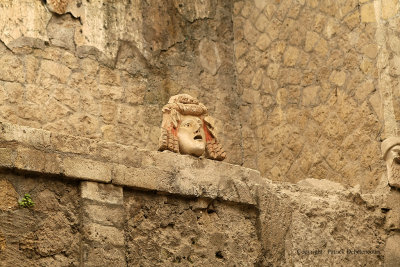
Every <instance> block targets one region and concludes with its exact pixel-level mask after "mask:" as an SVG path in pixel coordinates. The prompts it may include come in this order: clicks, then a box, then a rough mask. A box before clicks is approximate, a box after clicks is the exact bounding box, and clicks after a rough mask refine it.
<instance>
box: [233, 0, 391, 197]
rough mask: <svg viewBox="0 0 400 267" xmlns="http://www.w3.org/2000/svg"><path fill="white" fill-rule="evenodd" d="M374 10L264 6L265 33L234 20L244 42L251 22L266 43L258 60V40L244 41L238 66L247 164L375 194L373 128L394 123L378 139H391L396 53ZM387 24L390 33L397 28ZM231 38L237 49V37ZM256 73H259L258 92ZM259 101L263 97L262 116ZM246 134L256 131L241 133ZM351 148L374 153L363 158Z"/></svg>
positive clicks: (367, 5)
mask: <svg viewBox="0 0 400 267" xmlns="http://www.w3.org/2000/svg"><path fill="white" fill-rule="evenodd" d="M245 5H247V6H246V9H248V10H254V9H258V8H257V7H256V4H255V3H254V4H253V6H252V5H251V3H245ZM383 5H385V4H383V3H382V6H381V7H382V8H383ZM376 7H377V8H378V9H379V10H378V9H377V12H375V2H371V1H365V2H362V3H360V2H359V1H342V2H341V1H305V2H304V3H301V2H292V1H280V2H274V3H273V2H271V3H268V4H267V5H266V6H265V7H264V9H263V14H264V15H265V18H266V19H267V23H266V25H267V26H266V27H265V28H264V29H263V28H262V27H260V26H258V27H257V19H256V18H253V19H252V18H251V17H249V16H243V13H240V12H237V15H234V20H235V19H236V20H240V21H241V24H240V25H248V26H247V27H245V28H243V35H244V36H246V35H247V36H251V34H252V28H251V27H250V26H249V25H254V27H256V29H257V30H258V31H259V32H260V33H259V34H260V36H262V35H263V34H266V35H268V36H269V37H270V43H269V45H268V47H267V48H266V50H265V55H263V54H262V53H261V54H256V53H254V52H252V51H254V50H255V48H258V49H260V47H257V43H256V44H253V43H252V42H248V46H247V52H246V49H245V44H246V43H244V42H241V43H240V51H241V52H240V54H241V58H240V61H237V62H236V68H237V70H238V72H237V73H238V77H237V80H238V84H239V85H240V86H243V89H241V90H243V94H242V96H241V99H242V101H243V102H242V105H243V107H241V108H240V109H239V113H240V116H241V121H242V138H243V145H244V146H243V159H244V166H248V167H251V168H256V169H258V170H260V171H261V173H262V175H266V176H268V177H270V178H271V179H273V180H281V181H290V182H296V181H299V180H301V179H305V178H316V179H323V178H326V179H329V180H334V181H340V182H341V183H343V184H344V185H352V186H355V185H357V184H360V185H361V188H362V189H363V190H366V191H370V190H374V188H375V187H376V186H377V184H378V181H379V179H380V177H381V175H382V174H384V173H385V170H384V168H385V167H384V164H382V163H383V162H382V160H381V159H380V158H379V155H378V153H379V152H378V151H379V145H380V140H381V139H382V138H385V135H386V134H385V133H382V132H381V130H380V129H382V128H381V127H384V125H392V126H390V127H388V130H385V132H395V130H394V128H395V127H394V126H393V125H395V123H394V120H393V115H390V114H393V113H394V112H393V111H394V109H392V111H391V110H390V106H391V105H392V104H391V103H393V101H392V98H393V97H390V95H392V94H393V93H392V91H393V92H396V91H397V90H392V89H391V88H392V87H391V85H389V84H390V83H391V82H390V80H391V79H390V78H389V77H388V76H390V75H393V76H398V73H397V72H398V71H397V70H398V68H397V67H396V66H397V65H398V64H397V61H396V60H397V59H396V55H392V56H390V57H389V54H388V53H391V52H390V51H393V52H395V53H397V37H396V36H397V34H392V33H391V31H386V30H387V29H388V28H387V26H386V25H385V24H379V25H378V24H377V23H375V22H377V19H376V16H378V17H379V13H380V10H381V7H379V5H378V4H377V5H376ZM242 9H244V6H243V7H242ZM246 14H247V13H246ZM249 14H250V12H249ZM257 18H258V17H257ZM265 18H264V17H262V19H263V20H264V19H265ZM366 22H367V23H366ZM382 23H383V22H382ZM390 23H391V25H392V27H393V31H395V30H394V29H395V28H396V26H395V25H397V24H396V22H390ZM235 28H237V29H239V27H237V25H236V24H234V32H235ZM246 31H248V32H247V33H246ZM234 41H235V42H234V44H235V47H236V46H237V45H238V44H239V40H237V39H236V36H235V40H234ZM386 41H387V43H385V42H386ZM382 48H385V49H386V48H387V49H389V48H390V51H387V52H385V49H382ZM389 59H390V60H389ZM388 64H389V65H390V67H389V68H386V69H385V66H387V65H388ZM260 68H261V69H263V70H264V73H265V74H264V78H263V82H262V84H263V85H261V86H260V87H258V83H257V82H256V81H259V79H258V78H257V79H255V77H258V76H257V75H256V73H260ZM385 71H386V72H388V73H387V74H384V75H382V73H384V72H385ZM266 76H267V77H266ZM247 88H252V89H255V88H257V94H254V92H253V91H252V90H249V89H247ZM382 88H387V89H382ZM393 88H394V87H393ZM382 90H383V91H382ZM258 98H259V99H265V100H266V102H264V103H263V104H262V105H263V109H262V110H260V109H259V106H258V105H259V101H257V100H256V99H258ZM384 103H386V104H384ZM394 106H395V105H394ZM384 108H385V109H386V108H387V110H384ZM388 118H390V122H389V120H388ZM385 127H386V126H385ZM247 129H252V131H254V132H255V133H253V134H250V133H249V134H248V133H247V132H246V134H245V131H247ZM256 133H257V134H256ZM377 136H378V137H377ZM356 143H357V144H360V147H364V148H367V149H368V150H369V151H371V152H370V153H371V154H370V155H369V156H361V154H363V153H362V152H360V151H358V150H359V149H357V148H356V147H357V146H356V145H355V144H356ZM311 144H312V145H311ZM351 144H353V145H351ZM333 151H335V152H333ZM349 160H350V161H351V162H349ZM369 166H371V169H370V167H369ZM345 177H346V178H345ZM355 177H357V178H355Z"/></svg>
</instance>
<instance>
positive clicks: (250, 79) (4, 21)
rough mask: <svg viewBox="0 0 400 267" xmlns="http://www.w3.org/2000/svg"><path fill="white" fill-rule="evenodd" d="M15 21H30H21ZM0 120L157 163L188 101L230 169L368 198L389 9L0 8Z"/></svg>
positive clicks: (391, 68)
mask: <svg viewBox="0 0 400 267" xmlns="http://www.w3.org/2000/svg"><path fill="white" fill-rule="evenodd" d="M21 10H28V11H29V16H26V15H25V14H26V13H25V12H21ZM0 12H1V13H2V14H5V15H4V16H2V18H1V19H0V28H1V29H2V32H1V33H0V40H1V42H0V63H1V65H2V71H1V72H0V100H1V101H0V102H1V103H0V119H1V120H3V121H8V122H11V123H15V124H19V125H27V126H31V127H35V128H42V129H47V130H50V131H57V132H62V133H66V134H70V135H76V136H84V137H89V138H92V139H96V140H103V141H111V142H117V143H120V144H126V145H134V146H137V147H139V148H144V149H149V150H156V148H157V143H158V137H159V133H160V130H159V126H160V122H161V111H160V110H161V107H162V106H163V105H164V104H165V103H166V102H167V101H168V98H169V97H170V96H171V95H175V94H177V93H189V94H191V95H193V96H195V97H197V98H199V100H200V101H202V102H203V103H206V105H207V107H208V108H209V110H210V114H211V115H213V116H214V117H215V118H217V119H218V120H217V126H218V127H217V128H218V129H219V133H218V136H219V137H220V139H221V141H222V144H223V146H224V147H225V149H226V150H227V155H228V158H227V159H226V161H227V162H230V163H234V164H241V165H244V166H247V167H250V168H254V169H257V170H260V171H261V172H262V174H263V175H265V176H267V177H269V178H271V179H273V180H279V181H291V182H297V181H299V180H301V179H304V178H307V177H313V178H317V179H324V178H325V179H329V180H333V181H338V182H340V183H342V184H345V185H351V186H355V185H357V184H360V185H361V188H362V189H363V190H367V191H368V190H369V191H371V190H373V188H375V187H376V186H377V184H378V181H379V179H380V177H381V175H382V174H383V173H384V164H383V162H382V161H381V159H380V151H379V143H380V142H381V141H382V140H383V139H385V138H386V137H388V136H392V135H396V134H397V133H398V129H399V127H398V124H399V116H400V115H399V110H400V108H399V103H400V98H399V97H400V96H399V92H400V90H398V89H399V88H398V83H397V82H396V80H397V76H398V75H399V74H398V70H397V69H398V68H397V65H398V61H399V60H398V56H399V55H398V52H399V51H398V50H399V49H398V46H399V38H398V37H397V35H398V28H399V27H398V23H399V22H398V15H397V14H398V4H397V2H396V1H393V0H375V1H357V0H351V1H330V0H326V1H325V0H324V1H315V0H307V1H306V0H279V1H275V0H254V1H253V0H246V1H233V2H230V1H217V0H207V1H183V0H182V1H181V0H170V1H167V2H165V3H164V4H162V5H159V3H158V1H154V2H152V1H150V2H143V1H128V0H126V1H96V3H94V2H88V1H79V0H69V1H57V0H50V1H46V3H44V2H43V1H33V2H32V1H18V2H15V1H10V0H8V1H3V2H2V3H1V4H0Z"/></svg>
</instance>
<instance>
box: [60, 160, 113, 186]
mask: <svg viewBox="0 0 400 267" xmlns="http://www.w3.org/2000/svg"><path fill="white" fill-rule="evenodd" d="M62 164H63V172H64V175H65V176H67V177H74V178H78V179H81V180H89V181H99V182H104V183H108V182H110V181H111V164H108V163H104V162H100V161H94V160H90V159H85V158H82V157H65V158H63V160H62Z"/></svg>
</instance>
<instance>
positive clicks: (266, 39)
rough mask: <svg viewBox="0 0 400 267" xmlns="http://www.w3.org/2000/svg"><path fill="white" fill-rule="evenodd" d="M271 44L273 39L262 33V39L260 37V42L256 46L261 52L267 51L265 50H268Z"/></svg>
mask: <svg viewBox="0 0 400 267" xmlns="http://www.w3.org/2000/svg"><path fill="white" fill-rule="evenodd" d="M270 44H271V39H270V38H269V36H268V35H267V34H266V33H262V34H261V35H260V37H258V40H257V42H256V46H257V47H258V49H260V50H261V51H265V49H267V48H268V47H269V45H270Z"/></svg>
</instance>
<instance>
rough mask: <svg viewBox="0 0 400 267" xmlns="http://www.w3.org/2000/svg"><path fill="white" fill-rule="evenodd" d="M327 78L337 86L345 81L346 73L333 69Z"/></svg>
mask: <svg viewBox="0 0 400 267" xmlns="http://www.w3.org/2000/svg"><path fill="white" fill-rule="evenodd" d="M329 80H330V81H331V82H332V83H333V84H335V85H337V86H342V85H344V83H345V81H346V73H345V72H344V71H336V70H335V71H333V72H332V74H331V76H330V77H329Z"/></svg>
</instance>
